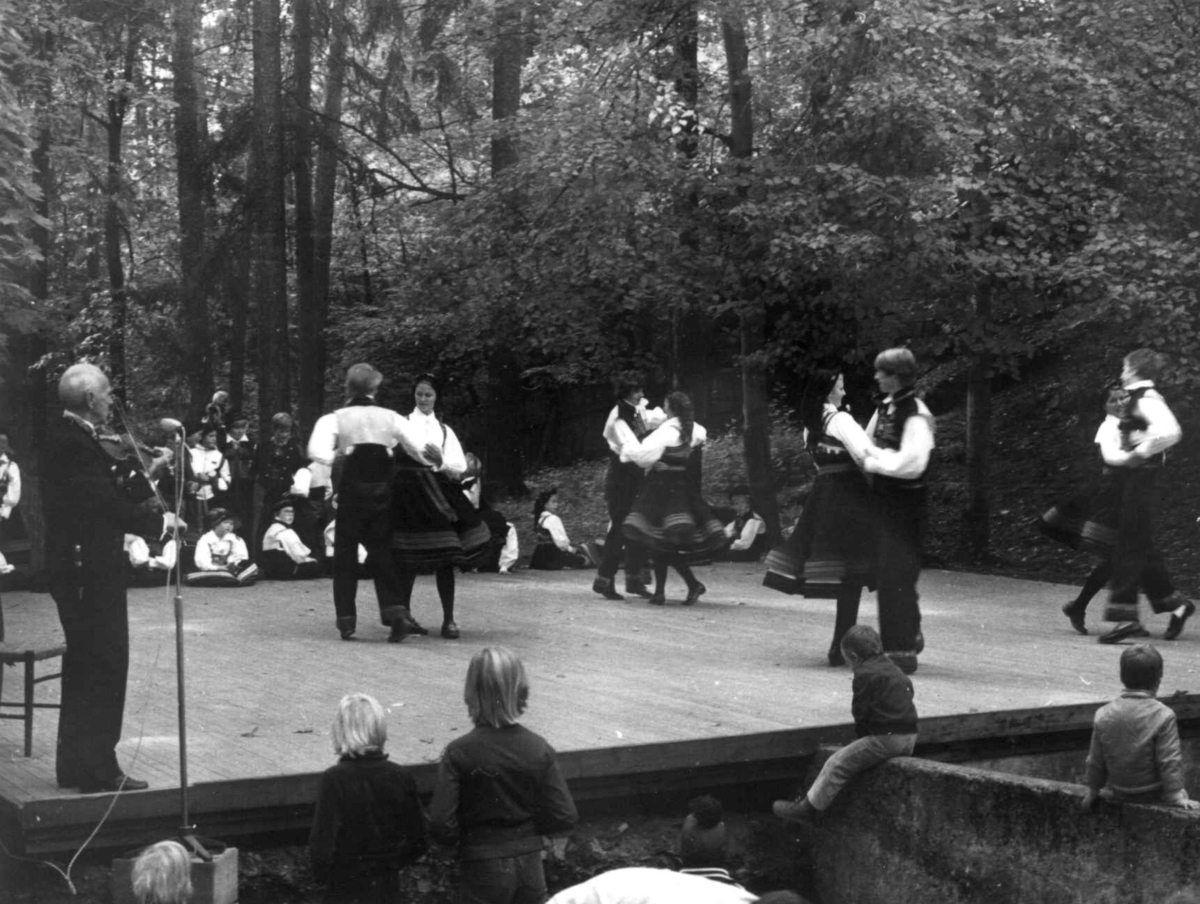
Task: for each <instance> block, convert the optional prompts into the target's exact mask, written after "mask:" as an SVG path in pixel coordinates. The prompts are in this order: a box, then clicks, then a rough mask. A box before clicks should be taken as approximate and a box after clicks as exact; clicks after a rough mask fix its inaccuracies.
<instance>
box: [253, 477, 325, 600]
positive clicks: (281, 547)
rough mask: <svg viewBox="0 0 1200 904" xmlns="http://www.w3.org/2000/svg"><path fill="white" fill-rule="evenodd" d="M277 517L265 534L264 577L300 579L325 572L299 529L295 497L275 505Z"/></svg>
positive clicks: (260, 556) (261, 561)
mask: <svg viewBox="0 0 1200 904" xmlns="http://www.w3.org/2000/svg"><path fill="white" fill-rule="evenodd" d="M273 508H274V515H275V520H274V521H273V522H272V523H271V526H270V527H268V528H267V532H266V533H265V534H263V539H262V551H261V552H260V553H259V554H258V563H259V568H260V569H261V570H262V573H263V577H267V578H274V579H275V580H277V581H298V580H305V579H307V578H316V577H320V576H321V563H320V562H318V561H317V560H316V559H314V558H313V556H312V550H311V549H309V548H308V547H307V546H306V545H305V544H304V541H303V540H301V539H300V535H299V534H297V533H296V529H295V527H294V524H295V522H296V507H295V505H294V504H293V502H292V500H291V497H285V498H283V499H280V500H279V501H278V502H276V503H275V505H274V507H273Z"/></svg>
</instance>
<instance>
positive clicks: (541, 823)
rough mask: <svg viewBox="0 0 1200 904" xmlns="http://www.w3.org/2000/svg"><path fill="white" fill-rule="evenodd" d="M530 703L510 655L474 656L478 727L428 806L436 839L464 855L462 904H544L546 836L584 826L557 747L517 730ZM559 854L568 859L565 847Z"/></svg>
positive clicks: (471, 676)
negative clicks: (565, 777)
mask: <svg viewBox="0 0 1200 904" xmlns="http://www.w3.org/2000/svg"><path fill="white" fill-rule="evenodd" d="M528 699H529V681H528V679H527V678H526V677H525V667H524V666H523V665H522V664H521V660H520V659H518V658H517V656H516V655H515V654H514V653H513V652H512V651H511V650H507V649H505V648H504V647H487V648H485V649H483V650H480V651H479V652H478V653H476V654H475V655H474V656H473V657H471V663H470V665H469V666H468V667H467V680H466V686H465V688H464V690H463V700H464V702H465V703H466V705H467V713H468V714H469V715H470V717H471V721H472V722H474V723H475V727H474V728H473V729H472V730H471V731H470V732H468V733H467V734H465V735H463V736H462V737H460V738H455V739H454V740H453V741H451V742H450V743H449V744H447V745H446V749H445V750H444V751H443V753H442V759H441V763H440V765H439V766H438V775H437V783H436V785H435V786H434V789H433V800H432V801H431V803H430V805H429V820H430V832H431V834H432V835H433V837H434V839H435V840H437V841H440V842H441V843H443V844H453V845H457V846H458V857H459V859H460V860H461V861H462V870H461V873H460V883H461V884H460V887H459V895H458V901H459V904H542V902H544V901H545V900H546V878H545V874H544V873H543V871H542V852H543V849H544V848H545V844H546V836H564V835H565V833H566V832H567V831H568V830H569V829H570V828H571V827H572V826H574V825H575V822H576V820H577V819H578V813H577V812H576V810H575V802H574V800H573V799H572V798H571V792H570V791H569V790H567V783H566V780H565V779H564V778H563V774H562V770H560V769H559V766H558V758H557V756H556V755H555V752H554V748H552V747H551V746H550V745H549V744H548V743H547V742H546V740H545V739H544V738H542V737H541V736H540V735H537V734H535V733H534V732H532V731H530V730H529V729H528V728H526V727H525V726H523V725H521V724H520V722H519V721H518V720H519V719H520V717H521V714H522V713H524V712H525V707H526V704H527V702H528ZM553 846H554V850H555V852H556V853H558V854H560V855H561V851H563V850H564V849H565V838H559V839H557V840H556V841H555V842H553Z"/></svg>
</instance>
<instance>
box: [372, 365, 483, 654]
mask: <svg viewBox="0 0 1200 904" xmlns="http://www.w3.org/2000/svg"><path fill="white" fill-rule="evenodd" d="M413 398H414V399H415V401H416V408H414V409H413V412H412V413H411V414H410V415H409V416H408V421H409V423H410V425H412V427H413V437H414V439H415V440H416V446H417V447H418V448H423V449H424V450H425V451H424V452H423V453H422V454H421V455H420V456H419V457H414V456H413V455H411V454H408V453H407V452H405V451H404V450H402V449H401V448H400V447H397V448H396V450H395V451H396V474H395V477H394V478H393V480H392V516H393V522H392V555H393V557H394V560H395V563H396V571H397V572H398V574H399V578H400V598H401V599H400V601H401V604H402V605H403V606H405V607H406V608H409V609H410V610H411V607H410V601H411V599H412V590H413V584H414V583H415V582H416V579H417V575H418V574H429V573H430V572H432V573H433V574H434V575H435V578H436V581H437V589H438V596H439V597H440V599H441V603H442V631H441V634H442V637H445V638H447V639H448V640H454V639H457V638H458V636H459V631H458V625H457V624H456V623H455V621H454V569H455V567H456V566H464V565H465V566H470V565H473V564H475V562H476V560H477V559H478V558H479V557H481V556H482V555H483V554H484V553H485V552H486V551H487V547H488V541H489V540H490V539H491V532H490V531H489V530H488V527H487V525H486V524H485V523H484V522H483V518H482V517H481V516H480V514H479V512H478V511H477V510H476V509H475V507H474V506H473V505H471V502H470V500H469V499H467V497H466V495H465V494H464V493H463V491H462V487H461V486H460V485H459V483H458V480H459V478H460V477H461V476H462V475H463V473H464V472H465V471H466V470H467V461H466V457H465V456H464V455H463V449H462V445H461V444H460V443H459V441H458V437H457V436H455V434H454V431H453V430H451V429H450V428H449V427H447V426H446V425H445V424H444V423H442V422H441V421H440V420H438V417H437V415H435V414H434V413H433V408H434V405H435V404H436V403H437V398H438V382H437V379H436V378H435V377H434V376H433V375H432V374H421V375H420V376H419V377H417V383H416V386H415V387H414V389H413ZM417 628H418V629H419V630H416V631H415V632H414V633H420V634H425V633H428V632H427V631H426V630H425V629H424V628H420V626H419V625H418V626H417Z"/></svg>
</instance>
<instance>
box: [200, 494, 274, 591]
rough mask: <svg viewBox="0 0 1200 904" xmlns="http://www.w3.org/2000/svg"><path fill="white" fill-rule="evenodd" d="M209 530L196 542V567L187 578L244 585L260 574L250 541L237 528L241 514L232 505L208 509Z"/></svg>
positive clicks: (210, 583)
mask: <svg viewBox="0 0 1200 904" xmlns="http://www.w3.org/2000/svg"><path fill="white" fill-rule="evenodd" d="M206 523H207V525H208V533H206V534H204V535H203V536H201V537H200V539H199V540H198V541H197V543H196V558H195V566H196V570H195V571H192V572H190V573H189V574H188V576H187V577H186V578H185V579H184V580H185V581H186V583H188V584H203V585H205V586H209V587H243V586H245V585H247V584H253V583H254V581H255V579H256V578H257V577H258V566H257V565H255V564H254V563H253V562H251V561H250V552H249V550H247V549H246V541H245V540H243V539H242V538H241V537H239V536H238V535H237V534H236V533H235V531H236V530H237V528H238V520H237V517H236V516H235V515H233V514H231V513H230V512H229V510H228V509H223V508H215V509H213V510H212V511H210V512H209V513H208V519H207V522H206Z"/></svg>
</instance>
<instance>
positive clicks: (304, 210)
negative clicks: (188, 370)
mask: <svg viewBox="0 0 1200 904" xmlns="http://www.w3.org/2000/svg"><path fill="white" fill-rule="evenodd" d="M292 15H293V24H292V60H293V66H294V69H295V72H294V82H295V88H294V89H293V91H292V116H293V122H292V181H293V185H294V188H295V204H296V239H295V241H296V323H297V326H298V327H299V334H300V335H299V341H300V360H301V361H303V362H304V366H303V367H301V368H300V372H299V374H297V389H298V393H297V396H298V399H297V401H298V406H299V412H300V423H301V424H306V425H308V426H309V427H311V426H312V425H313V424H314V423H316V420H317V418H318V417H320V416H321V414H322V410H321V409H322V406H323V403H324V389H325V371H324V368H317V367H315V366H314V365H315V361H314V358H315V357H316V350H317V346H318V345H320V344H321V343H322V337H323V332H322V329H323V327H324V320H323V318H320V317H319V316H318V314H319V312H318V309H317V302H316V285H315V283H316V275H315V272H314V271H315V261H314V259H313V253H314V251H315V246H314V234H313V179H312V134H313V129H312V0H293V2H292Z"/></svg>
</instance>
